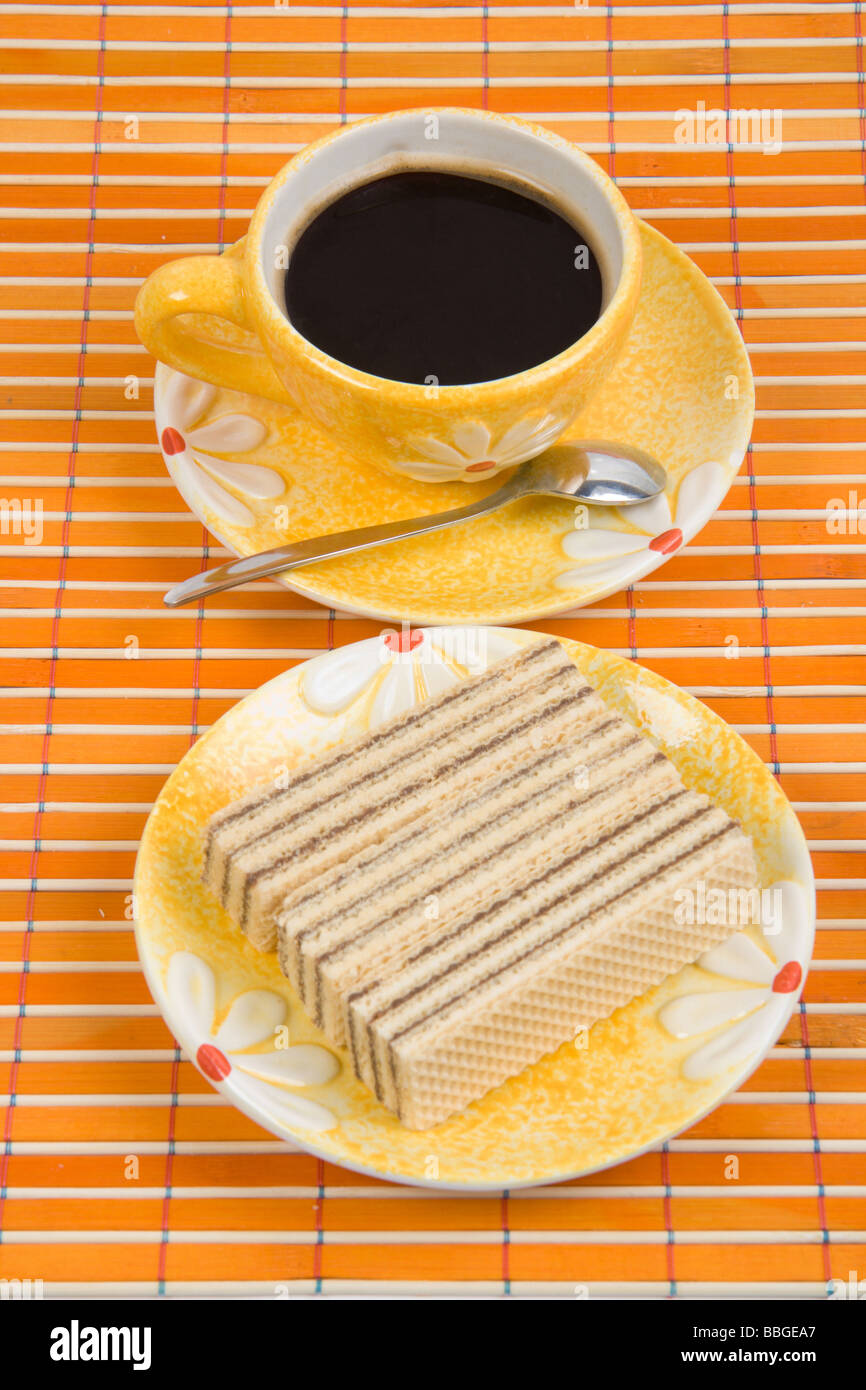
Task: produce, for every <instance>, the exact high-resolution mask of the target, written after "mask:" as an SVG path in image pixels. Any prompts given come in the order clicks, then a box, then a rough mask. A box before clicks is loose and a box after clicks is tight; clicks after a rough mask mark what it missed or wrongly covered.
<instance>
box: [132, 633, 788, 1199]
mask: <svg viewBox="0 0 866 1390" xmlns="http://www.w3.org/2000/svg"><path fill="white" fill-rule="evenodd" d="M536 640H537V634H535V633H532V632H527V631H521V630H519V629H514V628H508V629H506V628H496V629H489V630H487V631H484V632H479V631H478V630H477V629H476V630H474V631H466V630H465V629H460V628H448V629H435V628H432V629H422V630H420V631H419V630H415V631H414V632H413V633H412V635H411V637H410V640H409V641H408V642H405V643H395V642H393V640H391V641H389V640H388V638H387V636H382V635H380V636H377V637H372V638H369V639H367V640H366V641H362V642H356V643H353V644H352V645H350V646H347V647H342V648H340V649H338V650H336V651H333V652H326V653H323V654H322V655H321V656H318V657H316V658H314V659H313V660H312V661H308V662H304V663H302V664H301V665H300V666H296V667H294V668H293V669H292V670H290V671H286V672H284V673H283V674H282V675H280V676H277V677H276V679H275V680H272V681H269V682H268V684H266V685H263V686H262V687H261V688H260V689H259V690H257V691H255V692H254V693H253V694H252V695H250V696H248V697H247V698H246V699H245V700H242V701H241V702H240V703H239V704H237V705H235V706H234V708H233V709H231V710H230V711H229V712H228V713H227V714H225V715H224V716H223V718H222V719H220V720H219V721H218V722H217V723H216V724H215V725H214V726H213V727H212V728H211V729H210V730H209V731H208V733H206V734H205V735H204V736H203V737H202V738H200V739H199V740H198V742H197V743H196V744H195V745H194V747H193V748H192V749H191V750H190V751H189V752H188V753H187V754H186V756H185V758H184V759H183V761H182V762H181V763H180V765H179V766H178V767H177V768H176V769H175V771H174V772H173V773H172V775H171V777H169V779H168V781H167V782H166V784H165V786H164V787H163V789H162V792H161V793H160V796H159V798H158V800H157V802H156V805H155V807H154V809H153V812H152V813H151V815H150V818H149V820H148V822H147V826H146V828H145V831H144V835H143V837H142V842H141V848H140V851H139V855H138V860H137V863H136V869H135V885H134V901H135V917H136V941H137V945H138V952H139V956H140V958H141V962H142V966H143V968H144V972H145V975H146V978H147V982H148V985H149V987H150V990H151V993H152V995H153V997H154V999H155V1001H156V1003H157V1005H158V1006H159V1008H160V1009H161V1011H162V1013H163V1014H164V1016H165V1018H166V1021H167V1023H168V1026H169V1028H170V1029H171V1031H172V1033H173V1035H174V1036H175V1037H176V1038H177V1040H178V1044H179V1045H180V1047H181V1048H182V1049H183V1051H184V1053H185V1054H186V1056H187V1057H188V1058H190V1060H194V1061H195V1063H196V1065H197V1067H198V1069H199V1071H200V1072H201V1073H202V1074H203V1075H204V1076H205V1077H206V1078H207V1079H208V1080H209V1081H210V1082H211V1084H212V1085H213V1086H214V1087H215V1088H216V1089H217V1091H218V1092H219V1094H220V1096H221V1098H222V1101H223V1102H224V1103H225V1104H227V1105H234V1106H236V1107H237V1108H238V1109H239V1110H240V1111H242V1112H243V1114H244V1115H246V1116H248V1117H249V1119H251V1120H253V1121H255V1122H256V1123H257V1124H259V1125H261V1126H264V1128H265V1129H267V1130H269V1131H270V1132H271V1133H273V1134H274V1135H276V1136H277V1137H278V1138H280V1139H284V1140H291V1141H292V1142H294V1143H296V1144H298V1145H300V1146H301V1147H302V1148H304V1149H307V1150H309V1151H310V1152H312V1153H314V1154H317V1155H318V1156H319V1157H322V1158H326V1159H330V1160H333V1161H334V1162H335V1163H340V1164H342V1165H344V1166H345V1167H348V1168H352V1169H355V1170H356V1171H358V1172H363V1173H368V1174H374V1175H376V1176H378V1177H382V1178H391V1179H394V1180H397V1181H400V1182H408V1183H415V1184H420V1185H425V1186H430V1187H440V1188H442V1187H444V1188H466V1189H490V1188H502V1187H509V1188H513V1187H517V1186H522V1185H526V1184H529V1183H546V1182H555V1181H559V1180H561V1179H565V1178H571V1177H575V1176H578V1175H580V1174H583V1173H587V1172H591V1171H594V1170H596V1169H599V1168H602V1167H606V1166H608V1165H610V1164H613V1163H620V1162H623V1161H624V1160H625V1159H627V1158H631V1157H634V1155H636V1154H637V1153H640V1152H642V1151H644V1150H645V1149H647V1148H650V1147H653V1146H655V1145H658V1144H660V1143H662V1142H663V1141H664V1140H666V1139H668V1138H670V1137H671V1136H672V1135H673V1134H676V1133H679V1132H680V1131H681V1130H682V1129H684V1128H685V1127H686V1126H689V1125H692V1124H694V1123H695V1121H697V1120H698V1119H699V1118H700V1117H701V1116H702V1115H704V1114H706V1113H707V1111H709V1110H710V1109H712V1108H713V1107H715V1106H716V1105H718V1104H719V1103H720V1102H721V1101H722V1100H723V1099H724V1098H725V1096H727V1095H729V1094H730V1093H731V1092H732V1091H733V1090H735V1089H736V1088H737V1087H738V1086H740V1085H741V1084H742V1082H743V1081H744V1080H745V1078H746V1077H747V1076H749V1075H750V1074H751V1073H752V1072H753V1071H754V1070H755V1068H756V1067H757V1066H758V1065H759V1063H760V1062H761V1060H762V1059H763V1058H764V1057H765V1056H766V1055H767V1052H768V1051H769V1049H770V1048H771V1047H772V1046H773V1044H774V1043H775V1042H776V1040H777V1038H778V1037H779V1036H780V1034H781V1032H782V1030H783V1029H784V1028H785V1026H786V1024H787V1023H788V1020H789V1019H790V1017H791V1014H792V1012H793V1010H794V1007H795V1005H796V1002H797V999H798V997H799V994H800V990H801V988H802V983H803V979H804V977H805V974H806V970H807V969H808V964H809V959H810V957H811V952H812V945H813V940H814V915H815V889H814V880H813V877H812V869H811V864H810V860H809V854H808V850H807V848H806V843H805V840H804V838H803V833H802V831H801V829H800V827H799V825H798V823H797V820H796V817H795V815H794V813H793V811H792V809H791V806H790V804H789V803H788V801H787V800H786V798H785V795H784V793H783V792H782V790H781V788H780V787H779V785H778V783H777V782H776V780H775V779H774V778H773V777H772V775H771V774H770V772H769V771H768V770H767V768H766V767H765V766H764V764H763V763H762V762H761V760H760V758H758V756H757V755H756V754H755V753H754V752H752V750H751V749H750V748H749V747H748V745H747V744H746V743H745V742H744V740H743V739H742V738H741V737H740V736H739V735H738V734H737V733H735V732H734V730H733V729H731V728H730V727H729V725H727V724H725V723H724V721H723V720H722V719H720V718H719V716H718V715H716V714H714V713H713V712H712V711H711V710H709V709H708V708H707V707H706V706H705V705H703V704H701V703H700V701H698V700H696V699H694V698H693V697H692V696H690V695H687V694H685V693H684V692H683V691H682V690H679V689H678V688H677V687H676V686H675V685H673V684H671V682H669V681H666V680H665V679H664V678H663V677H661V676H658V675H655V674H654V673H653V672H651V671H648V670H645V669H643V668H642V667H639V666H637V665H635V664H634V663H633V662H630V661H626V660H625V659H624V658H622V657H618V656H614V655H612V654H611V653H609V652H604V651H600V650H598V649H596V648H595V647H590V646H586V645H584V644H583V643H580V642H573V641H563V643H562V645H563V646H564V647H565V649H566V651H567V652H568V653H569V655H570V656H571V657H572V659H573V661H574V662H575V664H576V665H577V667H578V668H579V670H580V671H581V672H582V673H583V674H584V675H585V676H586V677H587V679H588V680H589V681H591V682H592V684H593V685H595V686H596V688H597V689H598V691H599V694H600V695H601V696H602V698H603V699H604V700H605V701H606V702H607V703H608V704H609V705H611V706H613V707H614V708H615V709H617V710H618V711H619V712H620V713H621V714H622V715H623V716H624V717H625V718H627V719H629V720H630V721H631V722H632V723H633V724H634V725H635V726H636V727H637V728H638V729H640V730H641V732H643V733H644V734H646V735H647V736H648V737H649V738H650V739H651V740H652V741H653V742H654V743H655V744H656V745H657V746H658V747H659V748H660V749H661V750H662V751H663V752H664V753H666V754H667V756H668V757H669V758H670V759H671V760H672V761H673V763H674V764H675V766H676V767H677V769H678V770H679V772H680V774H681V775H682V777H683V780H684V781H685V783H686V785H688V786H689V787H692V788H695V789H697V790H699V791H703V792H706V793H707V794H708V795H709V796H711V797H712V798H713V799H714V800H716V801H717V802H718V804H719V805H721V806H722V807H723V808H724V809H725V811H727V813H728V814H729V815H730V816H732V817H734V818H735V819H736V820H738V821H740V822H741V824H742V826H743V829H744V830H745V831H746V833H747V834H748V835H750V836H751V837H752V841H753V844H754V848H755V856H756V863H757V866H758V875H759V880H760V885H761V888H762V889H763V890H764V892H765V893H766V894H767V895H768V901H769V903H770V904H771V908H770V911H769V913H768V914H767V915H766V916H765V917H764V920H765V921H766V922H768V923H769V924H768V925H767V927H766V929H765V930H764V931H762V930H761V929H759V928H748V929H745V930H742V931H738V932H735V933H734V935H733V936H731V937H730V938H729V939H728V940H727V941H726V942H724V943H723V945H721V946H718V947H715V948H713V950H711V951H708V952H707V953H706V954H705V955H703V956H702V957H701V958H700V960H699V961H698V962H696V963H695V964H694V965H690V966H686V967H685V968H684V969H683V970H680V971H679V972H678V973H677V974H676V975H672V976H670V977H669V978H668V979H666V980H665V981H664V982H663V983H662V984H661V985H659V986H658V987H657V988H656V989H653V990H650V991H648V992H647V993H646V994H644V995H642V996H641V997H640V998H638V999H634V1000H633V1001H632V1002H631V1003H630V1004H628V1005H626V1007H625V1008H622V1009H618V1010H617V1011H616V1012H615V1013H614V1014H612V1015H611V1017H610V1018H608V1019H605V1020H603V1021H602V1022H600V1023H597V1024H596V1025H595V1026H594V1027H593V1028H592V1029H591V1030H590V1032H589V1034H588V1035H587V1037H586V1039H585V1040H584V1041H585V1043H586V1045H585V1046H583V1045H582V1044H581V1045H577V1044H576V1043H575V1042H567V1043H564V1044H563V1045H562V1046H561V1047H560V1048H559V1049H558V1050H557V1051H556V1052H553V1053H551V1054H550V1055H548V1056H546V1057H544V1058H542V1059H541V1061H539V1062H537V1063H535V1065H534V1066H531V1067H527V1068H526V1069H525V1070H524V1071H522V1072H521V1073H520V1074H519V1075H517V1076H513V1077H511V1079H510V1080H508V1081H506V1082H505V1083H504V1084H503V1085H501V1086H498V1087H497V1088H496V1089H495V1090H493V1091H490V1092H488V1094H487V1095H486V1096H484V1097H483V1098H482V1099H481V1100H479V1101H476V1102H474V1103H473V1104H472V1105H470V1106H469V1107H468V1108H467V1109H466V1110H464V1111H463V1112H462V1113H461V1114H458V1115H453V1116H452V1117H451V1118H450V1119H448V1120H446V1121H445V1122H444V1123H443V1124H440V1125H437V1126H436V1127H435V1128H434V1129H431V1130H426V1131H417V1130H408V1129H404V1128H403V1126H402V1125H401V1124H400V1123H399V1122H398V1120H397V1119H396V1118H395V1116H394V1115H392V1114H391V1113H390V1112H389V1111H387V1110H386V1109H385V1108H384V1107H383V1106H382V1105H380V1104H379V1103H378V1101H377V1100H376V1099H375V1097H374V1096H373V1095H372V1094H371V1092H369V1091H368V1090H367V1089H366V1087H364V1086H363V1085H361V1083H360V1082H358V1081H357V1080H356V1079H355V1078H354V1076H353V1075H352V1072H351V1069H350V1067H349V1064H348V1059H347V1057H346V1054H345V1053H343V1052H342V1051H340V1050H339V1049H335V1048H334V1047H332V1046H331V1044H330V1043H329V1042H328V1040H327V1039H326V1038H325V1036H324V1035H323V1034H322V1033H321V1032H319V1031H318V1030H317V1029H316V1028H315V1027H314V1026H313V1024H312V1023H311V1022H310V1020H309V1019H308V1018H307V1015H306V1014H305V1012H304V1010H303V1008H302V1006H301V1004H300V1002H299V1000H298V997H297V995H296V994H295V993H294V991H293V989H292V987H291V985H290V983H289V981H288V980H287V979H286V978H285V977H284V976H283V975H282V974H281V972H280V969H279V966H278V964H277V958H276V955H271V954H261V953H259V952H258V951H256V950H255V949H254V948H253V947H252V946H251V945H250V944H249V943H248V941H247V940H246V938H245V937H244V936H243V935H242V934H241V932H240V931H239V930H238V928H237V927H236V926H235V925H234V923H233V922H232V921H231V920H230V919H229V917H228V916H227V915H226V914H225V913H224V912H223V910H222V909H221V907H220V906H219V905H218V904H217V902H216V900H215V899H214V898H212V897H211V895H210V894H209V893H208V892H207V891H206V889H205V888H204V886H203V885H202V883H201V859H202V854H201V846H202V832H203V829H204V826H205V823H206V821H207V820H208V818H209V817H210V816H211V815H212V814H213V812H214V811H216V810H217V809H218V808H219V807H221V806H223V805H225V804H226V803H227V802H228V801H230V800H232V799H234V798H235V797H238V796H240V795H241V794H242V793H243V792H245V791H246V790H247V789H248V788H250V787H251V786H253V785H255V784H261V783H262V782H263V781H264V780H266V779H267V778H269V777H271V776H272V775H273V769H274V767H275V765H279V766H280V767H282V768H285V769H286V770H287V771H288V770H290V769H291V768H292V767H293V766H295V765H296V764H297V763H298V762H299V761H300V760H302V759H304V758H307V757H309V756H310V753H311V752H312V751H313V750H315V749H316V748H323V747H333V746H336V745H339V744H340V743H341V742H342V741H344V740H349V739H352V738H353V737H355V736H357V735H358V734H360V733H363V732H364V731H366V730H367V729H369V728H370V727H372V726H375V725H376V724H377V723H378V722H381V720H382V719H383V718H386V717H389V716H391V715H395V714H398V713H400V712H401V711H403V710H405V709H407V708H409V707H410V706H411V705H412V704H414V703H415V701H416V700H420V699H424V698H426V686H425V683H424V681H425V672H426V671H428V670H429V669H430V667H431V659H433V658H435V659H436V668H437V671H438V672H439V673H442V672H443V671H445V672H450V674H451V678H452V679H453V680H455V681H456V680H459V679H461V678H462V677H465V676H466V675H467V674H468V670H467V668H466V667H465V666H462V665H461V662H460V655H461V654H462V655H464V656H465V654H466V653H473V654H477V655H478V658H479V661H478V663H477V664H475V665H474V666H473V670H475V671H477V670H479V669H481V667H483V665H484V664H485V661H491V660H496V659H498V658H500V657H502V656H505V655H507V654H508V652H509V651H514V650H516V649H517V648H518V647H520V646H523V645H524V644H526V643H528V642H532V641H536ZM431 649H432V650H431ZM440 685H441V674H440ZM708 910H709V909H708ZM232 1132H233V1133H235V1134H236V1135H237V1136H238V1137H242V1138H254V1137H255V1131H254V1130H253V1129H252V1128H251V1127H250V1128H241V1129H240V1130H239V1129H238V1128H237V1126H235V1128H234V1129H233V1130H232Z"/></svg>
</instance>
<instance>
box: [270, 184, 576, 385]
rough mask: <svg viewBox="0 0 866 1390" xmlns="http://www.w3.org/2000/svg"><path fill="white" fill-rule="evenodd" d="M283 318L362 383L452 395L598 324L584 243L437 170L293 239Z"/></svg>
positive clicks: (328, 212)
mask: <svg viewBox="0 0 866 1390" xmlns="http://www.w3.org/2000/svg"><path fill="white" fill-rule="evenodd" d="M285 294H286V310H287V313H288V316H289V319H290V320H291V322H292V323H293V324H294V326H295V328H297V329H298V331H299V332H300V333H301V334H303V336H304V337H305V338H307V339H308V340H309V341H310V342H312V343H315V345H316V346H317V347H319V348H321V349H322V350H323V351H324V352H327V353H328V354H329V355H330V356H331V357H336V358H337V359H338V360H339V361H340V362H345V363H347V364H348V365H349V366H351V367H357V368H359V369H360V370H362V371H365V372H369V373H370V374H371V375H373V376H380V377H387V378H390V379H391V380H393V381H407V382H417V383H421V384H425V383H427V384H431V385H432V384H438V385H441V386H453V385H458V384H461V383H465V382H477V381H492V380H495V379H497V378H498V377H504V376H512V375H514V374H515V373H517V372H521V371H525V370H526V369H527V368H529V367H535V366H537V365H538V364H539V363H540V362H546V361H547V360H548V358H551V357H555V356H556V354H557V353H559V352H562V351H563V349H564V348H567V347H568V346H569V345H570V344H572V343H574V342H576V341H577V339H578V338H580V337H582V335H583V334H584V333H585V332H586V331H587V330H588V329H589V328H591V327H592V325H593V324H594V323H595V321H596V319H597V318H598V317H599V314H600V312H601V299H602V282H601V273H600V270H599V266H598V262H597V260H596V258H595V254H594V252H593V251H592V248H591V247H590V246H589V245H588V243H587V241H586V238H585V236H584V235H583V234H582V232H580V231H579V230H578V229H577V228H576V227H574V226H573V225H572V224H571V223H570V222H568V221H566V219H565V218H564V217H563V216H561V215H560V214H559V213H558V212H556V211H555V210H554V209H553V208H551V207H549V206H547V205H546V204H544V203H540V202H536V201H535V199H533V198H531V197H528V196H526V195H524V194H523V193H522V192H520V191H519V190H518V189H517V188H514V187H507V186H504V185H499V184H494V183H488V182H487V181H486V180H483V179H477V178H471V177H466V176H464V175H461V174H452V173H445V172H442V173H440V172H438V171H432V170H431V171H428V170H418V171H411V172H405V173H396V174H390V175H386V176H385V177H384V178H379V179H375V180H374V181H373V182H371V183H367V184H363V185H361V186H360V187H357V188H354V189H352V190H351V191H349V192H348V193H345V194H343V195H342V196H341V197H340V198H337V199H336V200H335V201H334V202H333V203H331V204H330V205H329V206H328V207H326V208H325V209H324V210H323V211H321V212H320V213H319V214H318V216H316V217H315V218H314V219H313V220H312V222H311V223H310V224H309V225H308V226H307V227H306V228H305V229H304V231H303V232H302V233H301V235H300V237H299V239H298V241H297V243H296V245H295V247H294V248H293V250H292V252H291V256H290V260H289V266H288V270H287V271H286V281H285Z"/></svg>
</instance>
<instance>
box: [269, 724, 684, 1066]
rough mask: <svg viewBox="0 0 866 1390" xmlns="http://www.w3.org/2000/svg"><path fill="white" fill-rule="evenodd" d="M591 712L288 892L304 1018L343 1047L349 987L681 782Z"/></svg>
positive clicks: (626, 728) (395, 965)
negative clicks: (575, 732) (555, 738)
mask: <svg viewBox="0 0 866 1390" xmlns="http://www.w3.org/2000/svg"><path fill="white" fill-rule="evenodd" d="M599 705H600V708H599V709H598V711H597V712H596V713H594V715H593V717H592V718H589V719H586V720H585V721H584V722H583V724H582V726H581V728H580V730H579V734H580V737H579V740H578V741H577V742H576V743H575V742H572V741H571V740H567V741H565V742H564V743H561V744H557V745H553V746H548V747H542V748H540V749H537V750H532V749H527V750H526V753H525V755H524V758H523V760H522V761H521V762H520V763H518V764H517V765H516V766H508V767H506V768H504V769H503V770H501V771H500V772H499V773H498V774H497V775H496V776H491V778H490V779H489V780H488V781H487V782H485V783H483V784H480V785H479V786H478V788H477V789H476V790H475V792H474V794H473V795H472V797H471V798H469V799H468V800H467V801H465V802H464V803H463V804H461V805H454V806H452V807H449V808H448V809H447V810H446V811H445V812H443V813H440V814H438V815H436V816H434V817H429V816H428V817H425V818H423V819H421V820H419V821H416V822H415V823H414V824H412V825H410V826H407V827H406V828H405V830H404V832H403V833H402V834H401V835H398V836H394V837H391V838H389V839H388V840H386V841H385V842H384V843H382V844H376V845H373V846H370V847H369V848H368V849H367V850H365V851H362V852H361V853H360V854H358V855H356V856H355V857H354V858H353V859H352V860H350V861H349V862H348V863H347V864H346V865H345V866H344V868H343V869H342V871H341V872H340V874H339V875H334V876H327V875H326V876H325V877H324V879H317V880H316V881H315V882H314V883H309V884H307V885H306V886H304V887H302V888H300V889H297V890H295V892H293V893H291V894H290V895H289V896H288V897H287V898H286V899H285V900H284V902H283V905H282V907H281V908H280V911H279V913H278V914H277V923H278V934H279V953H280V964H281V966H282V968H283V970H284V972H285V973H286V974H287V975H288V976H289V978H290V979H291V980H292V983H293V984H294V985H295V987H296V989H297V990H298V993H299V994H300V996H301V998H302V999H303V1001H304V1003H305V1005H306V1007H307V1010H308V1012H309V1014H310V1016H311V1017H312V1018H313V1019H314V1021H315V1022H316V1023H317V1024H318V1025H319V1026H320V1027H321V1028H323V1029H324V1030H325V1032H326V1033H327V1034H328V1036H329V1037H330V1038H331V1039H332V1041H334V1042H335V1043H338V1044H342V1043H343V1042H344V1041H345V1037H346V1032H345V1009H344V1000H345V996H346V994H347V992H349V991H351V990H352V989H354V988H356V987H357V985H358V984H359V983H361V982H363V981H364V980H366V979H368V978H376V977H378V976H381V974H382V972H383V971H384V970H388V971H394V970H398V969H399V968H400V966H401V965H402V962H403V961H404V960H405V959H406V957H407V955H408V954H409V952H410V951H412V950H414V949H416V948H417V947H418V945H419V944H420V943H421V942H423V941H424V940H425V939H426V938H427V937H428V936H432V935H434V934H435V933H436V932H437V931H438V930H440V927H441V923H442V922H443V921H444V920H449V919H451V918H452V917H453V916H454V915H455V914H457V913H459V912H460V910H461V908H462V907H463V906H464V905H466V904H472V903H477V902H478V901H482V900H486V899H487V898H489V897H491V896H493V895H495V894H497V893H507V892H510V891H511V889H512V886H514V885H516V884H517V883H518V882H519V880H520V879H521V878H522V877H523V876H524V875H525V874H526V873H527V872H528V871H530V870H531V869H532V870H535V871H538V872H540V871H541V869H543V868H544V867H546V866H547V865H549V864H551V863H553V862H554V861H555V860H556V859H558V858H560V857H561V856H562V855H563V854H564V853H565V852H566V850H568V849H574V848H576V847H577V846H578V845H580V844H582V843H584V842H585V841H587V840H588V839H590V838H591V837H592V835H593V833H594V832H595V829H596V827H597V825H598V824H599V821H600V820H601V821H604V822H605V823H607V824H608V825H615V824H617V823H619V821H620V820H623V819H627V818H628V816H629V815H631V814H632V813H633V810H634V808H635V807H637V806H640V805H642V804H645V803H646V801H647V799H648V798H649V797H650V796H651V795H652V794H653V792H656V793H657V794H658V795H659V796H661V795H662V794H663V793H664V792H665V791H670V790H672V789H674V788H676V787H678V786H679V779H678V777H677V774H676V772H675V770H674V769H673V767H672V766H671V764H670V762H669V761H668V760H667V759H666V758H665V757H664V756H663V755H662V754H661V753H659V752H658V751H657V750H656V749H655V748H654V747H653V746H652V744H650V743H649V742H648V740H646V739H644V738H641V736H640V735H639V734H637V733H636V731H635V729H634V728H633V727H632V725H630V724H629V723H628V722H627V721H626V720H625V719H623V718H622V717H621V716H619V715H617V714H615V713H613V712H612V711H610V710H608V709H607V708H606V707H605V706H604V705H601V703H600V702H599Z"/></svg>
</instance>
